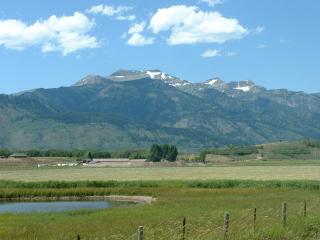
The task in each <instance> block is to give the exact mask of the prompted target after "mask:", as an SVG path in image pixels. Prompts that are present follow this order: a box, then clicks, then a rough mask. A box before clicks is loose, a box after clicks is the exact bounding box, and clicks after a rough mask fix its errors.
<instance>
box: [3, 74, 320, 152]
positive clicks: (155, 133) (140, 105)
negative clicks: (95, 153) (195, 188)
mask: <svg viewBox="0 0 320 240" xmlns="http://www.w3.org/2000/svg"><path fill="white" fill-rule="evenodd" d="M319 119H320V95H319V94H306V93H303V92H291V91H288V90H267V89H265V88H263V87H261V86H257V85H255V84H254V83H253V82H252V81H241V82H230V83H225V82H223V81H222V80H221V79H219V78H213V79H209V80H207V81H204V82H203V83H192V82H190V81H187V80H182V79H179V78H178V77H174V76H171V75H170V74H167V73H163V72H161V71H160V70H146V71H127V70H119V71H117V72H115V73H113V74H111V75H110V76H107V77H103V76H96V75H89V76H87V77H85V78H84V79H82V80H80V81H78V82H77V83H75V84H74V85H73V86H70V87H61V88H55V89H36V90H32V91H27V92H23V93H20V94H15V95H0V131H1V135H0V147H8V148H17V149H27V148H28V149H30V148H79V149H82V148H86V149H88V148H89V149H101V148H104V149H114V148H142V147H149V145H150V144H152V143H171V144H176V145H178V147H179V148H180V149H181V148H182V149H184V150H195V149H201V148H206V147H212V146H221V145H227V144H243V145H244V144H254V143H265V142H270V141H278V140H298V139H304V138H320V121H319Z"/></svg>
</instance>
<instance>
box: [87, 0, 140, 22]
mask: <svg viewBox="0 0 320 240" xmlns="http://www.w3.org/2000/svg"><path fill="white" fill-rule="evenodd" d="M132 9H133V7H129V6H117V7H116V6H110V5H102V4H101V5H96V6H93V7H91V8H90V9H88V10H87V11H86V12H87V13H92V14H102V15H105V16H109V17H116V19H117V20H128V21H133V20H135V19H136V16H135V15H133V14H131V15H125V13H127V12H128V11H131V10H132Z"/></svg>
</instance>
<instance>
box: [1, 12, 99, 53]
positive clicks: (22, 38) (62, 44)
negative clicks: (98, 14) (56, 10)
mask: <svg viewBox="0 0 320 240" xmlns="http://www.w3.org/2000/svg"><path fill="white" fill-rule="evenodd" d="M94 25H95V23H94V21H93V20H90V19H89V18H88V17H87V16H85V15H84V14H82V13H79V12H75V13H74V14H73V15H72V16H63V17H57V16H55V15H52V16H51V17H49V18H48V19H47V20H44V21H43V20H41V21H37V22H35V23H33V24H31V25H27V24H26V23H24V22H22V21H20V20H16V19H7V20H0V45H3V46H4V47H5V48H7V49H15V50H23V49H25V48H27V47H31V46H40V47H41V50H42V52H54V51H61V52H62V53H63V55H67V54H69V53H72V52H75V51H78V50H80V49H85V48H96V47H98V42H97V39H96V38H95V37H93V36H91V35H89V34H88V32H89V31H90V30H91V29H92V27H93V26H94Z"/></svg>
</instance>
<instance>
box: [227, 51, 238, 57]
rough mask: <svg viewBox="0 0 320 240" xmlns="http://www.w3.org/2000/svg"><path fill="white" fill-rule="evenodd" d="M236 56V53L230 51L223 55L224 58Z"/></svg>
mask: <svg viewBox="0 0 320 240" xmlns="http://www.w3.org/2000/svg"><path fill="white" fill-rule="evenodd" d="M236 55H238V52H232V51H228V52H226V54H225V56H226V57H234V56H236Z"/></svg>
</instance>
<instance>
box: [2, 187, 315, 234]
mask: <svg viewBox="0 0 320 240" xmlns="http://www.w3.org/2000/svg"><path fill="white" fill-rule="evenodd" d="M16 184H17V183H16ZM42 184H43V183H42ZM171 184H172V185H170V186H169V185H168V186H167V187H165V186H153V187H138V185H137V186H136V187H130V188H129V187H125V186H122V187H120V186H116V187H115V186H114V187H108V188H105V187H91V188H88V187H87V188H82V187H76V188H75V187H71V188H69V189H67V188H62V189H59V188H56V189H51V188H45V186H44V185H43V187H44V188H43V189H36V188H34V189H32V188H29V189H26V188H15V189H12V188H7V189H1V192H3V191H7V192H10V191H11V192H17V193H18V192H20V194H21V195H24V194H27V195H41V194H44V195H58V194H61V196H62V195H66V194H70V195H75V194H79V195H86V194H92V195H95V194H120V195H148V196H156V197H157V202H155V203H154V204H152V205H144V206H135V207H129V208H124V209H121V208H117V209H107V210H81V211H73V212H62V213H41V214H39V213H29V214H1V215H0V219H1V222H0V239H8V240H11V239H15V240H16V239H27V240H28V239H49V240H50V239H52V240H53V239H76V236H77V234H80V235H81V237H82V238H81V239H136V235H135V233H136V229H137V226H140V225H142V226H144V227H145V239H146V240H149V239H161V240H162V239H170V240H171V239H172V240H175V239H179V240H180V239H181V234H182V218H183V217H186V219H187V226H186V232H187V236H188V237H187V239H190V240H194V239H199V240H200V239H201V240H206V239H208V240H209V239H222V237H223V228H222V227H223V216H224V213H225V212H229V213H230V215H231V220H230V237H229V239H279V240H280V239H317V238H316V234H317V232H319V231H320V224H319V223H320V218H319V216H320V200H319V199H320V192H319V191H318V190H310V189H288V188H277V189H276V188H265V187H261V188H238V187H235V188H228V189H226V188H223V189H211V188H210V189H209V188H205V189H204V188H190V187H188V186H187V185H185V187H177V184H182V183H171ZM185 184H189V183H185ZM252 184H254V183H252ZM16 186H17V187H19V186H18V185H16ZM252 186H253V185H252ZM305 200H306V201H307V204H308V216H307V217H306V218H304V217H303V202H304V201H305ZM284 201H285V202H287V203H288V223H287V226H286V227H285V228H283V227H282V225H281V217H280V209H281V204H282V202H284ZM255 207H256V208H257V209H258V211H257V225H256V232H255V234H253V222H252V214H253V209H254V208H255Z"/></svg>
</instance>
